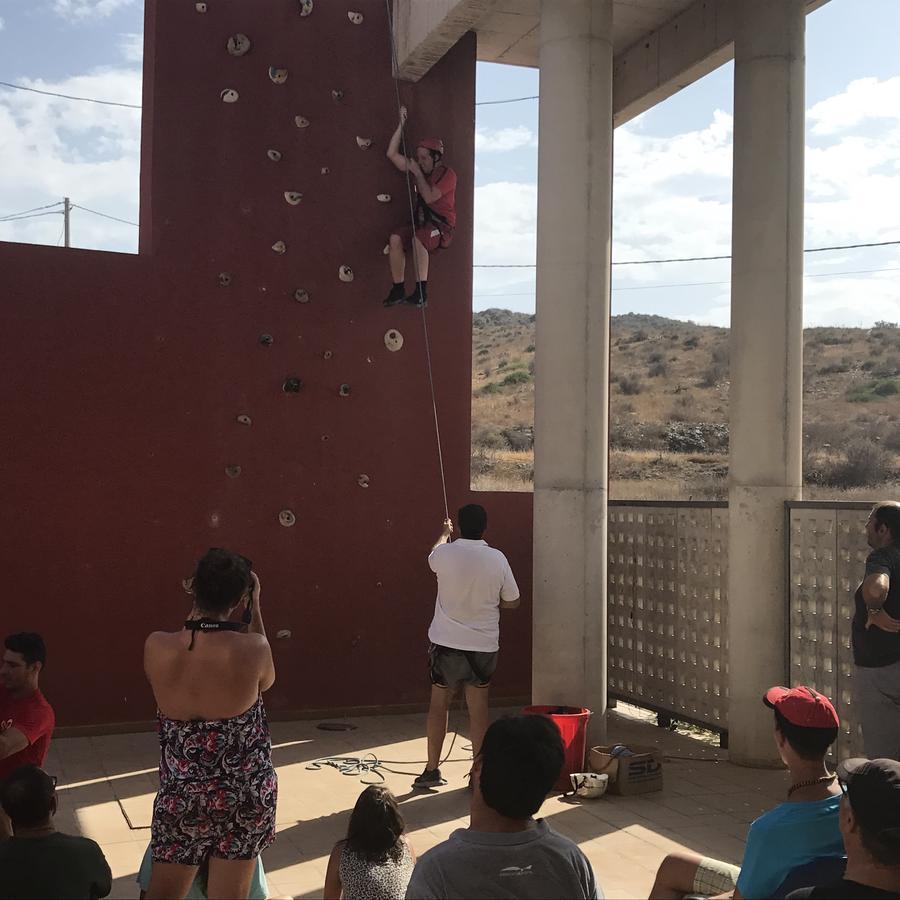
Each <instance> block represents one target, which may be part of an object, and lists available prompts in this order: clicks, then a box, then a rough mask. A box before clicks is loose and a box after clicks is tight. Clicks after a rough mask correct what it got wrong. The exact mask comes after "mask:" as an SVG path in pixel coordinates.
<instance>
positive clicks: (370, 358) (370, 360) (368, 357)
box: [366, 356, 375, 363]
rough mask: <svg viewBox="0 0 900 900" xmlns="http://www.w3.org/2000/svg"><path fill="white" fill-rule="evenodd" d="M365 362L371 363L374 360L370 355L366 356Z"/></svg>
mask: <svg viewBox="0 0 900 900" xmlns="http://www.w3.org/2000/svg"><path fill="white" fill-rule="evenodd" d="M366 362H367V363H373V362H375V360H374V359H372V357H371V356H367V357H366Z"/></svg>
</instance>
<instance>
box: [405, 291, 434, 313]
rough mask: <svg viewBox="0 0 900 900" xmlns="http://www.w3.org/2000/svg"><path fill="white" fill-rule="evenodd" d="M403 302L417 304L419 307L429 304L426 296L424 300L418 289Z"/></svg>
mask: <svg viewBox="0 0 900 900" xmlns="http://www.w3.org/2000/svg"><path fill="white" fill-rule="evenodd" d="M403 302H404V303H406V304H408V305H409V306H415V307H416V308H417V309H424V308H425V307H426V306H428V299H427V298H426V299H424V300H423V299H422V298H421V297H420V296H419V292H418V291H415V292H413V293H412V294H410V295H409V296H408V297H405V298H404V300H403Z"/></svg>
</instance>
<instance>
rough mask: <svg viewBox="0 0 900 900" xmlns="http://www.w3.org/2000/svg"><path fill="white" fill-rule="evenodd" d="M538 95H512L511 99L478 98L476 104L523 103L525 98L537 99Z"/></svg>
mask: <svg viewBox="0 0 900 900" xmlns="http://www.w3.org/2000/svg"><path fill="white" fill-rule="evenodd" d="M537 99H538V95H537V94H534V95H532V96H531V97H511V98H510V99H509V100H478V101H477V102H476V103H475V105H476V106H499V105H500V104H501V103H521V102H522V101H523V100H537Z"/></svg>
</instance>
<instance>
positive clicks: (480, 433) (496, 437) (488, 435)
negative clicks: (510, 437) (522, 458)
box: [472, 425, 506, 450]
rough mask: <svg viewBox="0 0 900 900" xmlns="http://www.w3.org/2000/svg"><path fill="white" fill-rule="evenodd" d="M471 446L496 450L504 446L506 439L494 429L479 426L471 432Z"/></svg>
mask: <svg viewBox="0 0 900 900" xmlns="http://www.w3.org/2000/svg"><path fill="white" fill-rule="evenodd" d="M472 445H473V446H475V447H487V448H489V449H491V450H498V449H499V448H500V447H505V446H506V439H505V438H504V437H503V434H502V433H501V432H500V431H498V430H497V429H496V428H490V427H488V426H486V425H480V426H478V427H477V428H475V429H473V431H472Z"/></svg>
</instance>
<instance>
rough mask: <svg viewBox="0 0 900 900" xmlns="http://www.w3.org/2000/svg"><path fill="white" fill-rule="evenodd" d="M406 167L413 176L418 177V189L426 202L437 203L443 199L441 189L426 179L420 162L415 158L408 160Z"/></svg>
mask: <svg viewBox="0 0 900 900" xmlns="http://www.w3.org/2000/svg"><path fill="white" fill-rule="evenodd" d="M406 168H407V169H408V170H409V172H410V173H412V176H413V178H415V179H416V189H417V190H418V192H419V196H420V197H421V198H422V199H423V200H424V201H425V202H426V203H435V202H437V201H438V200H440V199H441V197H442V196H443V195H442V193H441V189H440V188H437V187H432V185H430V184H429V183H428V182H427V181H426V180H425V176H424V175H423V174H422V170H421V169H420V168H419V164H418V163H417V162H416V161H415V160H414V159H411V160H409V161H408V162H407V164H406Z"/></svg>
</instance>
